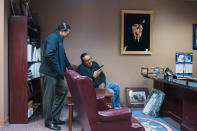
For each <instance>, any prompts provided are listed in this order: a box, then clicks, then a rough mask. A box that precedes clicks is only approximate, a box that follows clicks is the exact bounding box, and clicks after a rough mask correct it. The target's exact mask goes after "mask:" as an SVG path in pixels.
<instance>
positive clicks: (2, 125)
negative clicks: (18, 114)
mask: <svg viewBox="0 0 197 131" xmlns="http://www.w3.org/2000/svg"><path fill="white" fill-rule="evenodd" d="M7 124H8V120H5V121H0V127H4V126H6V125H7Z"/></svg>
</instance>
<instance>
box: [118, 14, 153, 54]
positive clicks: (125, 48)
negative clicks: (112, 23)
mask: <svg viewBox="0 0 197 131" xmlns="http://www.w3.org/2000/svg"><path fill="white" fill-rule="evenodd" d="M152 47H153V11H151V10H150V11H149V10H121V54H142V55H151V54H152V51H153V50H152Z"/></svg>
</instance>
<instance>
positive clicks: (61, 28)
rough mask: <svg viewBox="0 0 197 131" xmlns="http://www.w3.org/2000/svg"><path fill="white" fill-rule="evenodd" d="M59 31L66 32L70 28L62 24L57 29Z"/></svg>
mask: <svg viewBox="0 0 197 131" xmlns="http://www.w3.org/2000/svg"><path fill="white" fill-rule="evenodd" d="M57 29H58V30H59V31H60V30H64V31H67V30H68V29H69V30H71V27H70V25H69V24H68V23H66V22H63V23H62V24H60V25H59V26H58V28H57Z"/></svg>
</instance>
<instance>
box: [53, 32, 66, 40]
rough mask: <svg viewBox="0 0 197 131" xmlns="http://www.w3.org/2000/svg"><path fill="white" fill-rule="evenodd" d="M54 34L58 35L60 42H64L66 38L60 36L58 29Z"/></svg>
mask: <svg viewBox="0 0 197 131" xmlns="http://www.w3.org/2000/svg"><path fill="white" fill-rule="evenodd" d="M54 32H55V33H56V34H57V36H58V37H59V39H60V40H62V41H63V40H64V37H63V36H61V35H60V33H59V30H58V29H56V30H55V31H54Z"/></svg>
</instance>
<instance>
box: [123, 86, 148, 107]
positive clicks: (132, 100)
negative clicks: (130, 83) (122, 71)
mask: <svg viewBox="0 0 197 131" xmlns="http://www.w3.org/2000/svg"><path fill="white" fill-rule="evenodd" d="M125 94H126V103H127V106H128V107H137V108H142V107H144V104H145V102H146V98H147V97H148V89H147V88H133V87H128V88H125Z"/></svg>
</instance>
